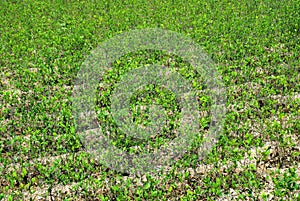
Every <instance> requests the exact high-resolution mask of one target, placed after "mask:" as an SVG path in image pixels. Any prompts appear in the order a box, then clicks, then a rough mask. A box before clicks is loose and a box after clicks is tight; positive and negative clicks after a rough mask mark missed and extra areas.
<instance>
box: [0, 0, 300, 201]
mask: <svg viewBox="0 0 300 201" xmlns="http://www.w3.org/2000/svg"><path fill="white" fill-rule="evenodd" d="M299 10H300V3H299V1H298V0H292V1H287V0H284V1H271V0H266V1H247V0H242V1H238V2H231V1H226V0H218V1H208V0H207V1H196V0H188V1H166V0H164V1H155V2H154V1H147V2H142V1H114V2H112V1H72V2H62V1H55V2H46V1H32V0H25V1H19V0H15V1H1V2H0V20H1V24H0V36H1V37H0V153H1V154H0V200H2V199H5V200H29V198H28V197H26V192H27V193H28V192H29V193H28V194H33V193H34V191H35V190H37V189H39V188H45V186H47V189H48V190H46V191H47V193H48V194H53V195H55V192H53V191H55V189H56V188H55V187H57V186H59V185H61V186H65V185H66V186H67V185H71V184H74V183H76V186H75V187H73V188H72V189H71V190H70V192H68V193H63V192H59V193H57V194H56V196H57V197H56V198H57V199H59V198H60V199H62V200H76V199H79V200H80V199H81V200H82V199H83V200H169V199H180V200H205V199H206V200H216V199H217V198H220V197H221V198H222V196H225V195H227V194H230V192H232V191H235V192H236V194H237V195H236V198H237V199H241V200H245V199H248V198H249V199H250V200H258V199H259V196H261V197H262V198H263V199H267V198H269V197H271V196H275V197H273V199H275V198H276V199H279V200H280V199H281V200H286V199H292V200H293V199H294V200H296V199H297V198H296V197H295V196H296V195H295V192H297V191H299V161H300V159H299V157H300V156H299V150H297V149H298V148H299V144H300V142H299V136H298V133H299V130H300V124H299V113H300V110H299V108H300V107H299V104H300V102H299V98H295V97H296V95H298V97H299V91H300V85H299V83H300V82H299V73H300V69H299V66H300V62H299V61H300V59H299V52H300V46H299V44H300V41H299V39H300V37H299V34H300V27H299V24H300V13H299ZM148 27H152V28H154V27H160V28H164V29H167V30H173V31H177V32H179V33H182V34H185V35H187V36H189V37H191V38H192V39H193V40H194V41H196V42H197V43H198V44H199V45H201V46H202V47H203V48H204V50H205V51H206V52H207V53H208V54H209V56H210V57H211V58H212V59H213V60H214V61H215V62H216V63H217V66H218V71H219V73H220V74H221V76H222V80H223V82H224V84H225V85H226V92H227V102H226V107H227V113H226V117H225V119H224V131H223V132H222V133H221V136H220V138H219V141H218V143H217V144H216V145H215V146H214V147H213V150H212V152H210V153H208V154H207V157H205V158H204V159H202V160H199V158H198V152H199V148H198V147H199V146H201V144H202V143H203V136H204V135H205V134H207V132H208V130H209V128H210V124H211V122H212V120H211V117H210V106H211V101H212V100H210V97H209V94H208V93H207V92H206V91H205V90H206V89H207V86H206V85H205V83H204V78H203V75H199V74H198V73H197V72H196V71H195V70H194V69H193V67H192V66H191V64H188V63H186V62H185V61H183V60H182V58H179V57H178V56H176V55H172V54H168V53H166V52H161V51H156V50H145V51H140V52H133V53H130V54H126V55H123V56H122V57H121V58H119V59H118V60H116V61H115V62H114V63H112V66H113V67H114V68H112V69H111V70H108V71H107V72H106V73H105V75H104V76H103V77H102V79H101V80H100V82H99V88H98V89H99V90H98V92H99V93H98V94H97V108H96V110H97V112H98V123H99V124H100V125H101V127H102V129H103V130H105V131H106V133H110V136H111V139H112V143H113V144H114V145H115V146H117V147H118V148H121V149H123V150H124V151H128V152H131V153H136V152H143V151H145V152H148V151H149V149H150V150H155V149H158V148H159V147H160V146H161V145H163V144H165V143H168V142H170V140H172V139H174V138H175V137H176V132H175V130H176V128H178V127H179V126H180V121H179V120H180V112H181V107H180V105H179V103H178V100H177V97H176V96H175V95H174V93H172V92H171V91H168V90H167V89H164V88H162V87H160V86H154V85H148V86H145V87H144V88H143V89H141V90H138V91H136V92H135V94H134V96H132V97H131V101H130V107H131V111H132V118H134V119H135V122H136V123H137V124H144V125H149V123H151V122H150V121H149V118H150V117H149V115H148V113H147V111H148V110H149V106H150V105H151V104H154V103H155V104H158V105H161V106H163V108H164V109H165V110H166V113H167V115H166V117H167V118H166V119H167V124H166V126H165V127H164V128H163V130H162V132H161V133H156V134H155V136H153V137H151V138H150V139H149V140H136V139H134V138H132V137H130V136H126V133H124V132H122V130H120V129H119V128H118V127H117V125H116V123H115V122H114V119H113V118H112V116H111V113H110V110H111V108H110V104H111V102H110V96H111V94H112V93H113V91H114V89H115V88H114V87H115V84H116V83H118V81H120V79H121V78H122V75H125V74H126V73H127V72H129V71H130V70H133V69H137V68H139V67H141V66H143V65H149V64H154V63H155V64H160V65H162V66H164V67H168V68H170V69H172V70H174V71H176V72H178V73H180V75H182V76H183V77H184V78H185V79H187V80H188V81H189V83H190V84H191V86H193V88H194V89H195V90H198V91H199V92H197V98H198V101H199V111H200V113H201V115H202V116H201V119H200V122H199V126H200V128H201V129H200V135H199V137H197V139H196V140H195V142H194V146H193V147H192V148H191V150H188V151H187V153H186V154H185V155H184V156H183V157H182V158H181V159H179V160H178V161H177V162H176V163H175V164H174V165H173V166H172V167H170V170H169V171H168V172H166V173H160V174H159V175H158V176H157V177H154V176H153V177H152V176H149V175H146V176H141V177H138V176H132V175H125V174H122V173H119V172H115V171H112V170H110V169H109V168H107V167H106V166H104V165H101V164H100V163H99V162H97V161H95V160H94V159H93V157H91V156H90V155H89V154H87V153H85V150H84V147H83V145H82V143H81V141H80V138H79V136H78V135H77V134H76V132H75V125H74V119H73V117H72V104H71V94H72V89H73V84H74V78H75V77H76V74H77V72H78V70H79V68H80V65H81V64H82V62H83V61H84V59H85V58H86V57H87V56H88V55H89V54H90V51H91V50H92V49H94V48H96V47H97V45H99V44H100V43H101V42H103V41H105V40H107V39H109V38H111V37H113V36H115V35H117V34H119V33H122V32H124V31H129V30H132V29H138V28H148ZM139 106H146V109H145V111H144V110H141V109H139V108H141V107H139ZM147 115H148V116H147ZM266 144H271V145H270V146H269V147H267V148H264V146H265V145H266ZM136 147H138V148H136ZM149 147H150V148H149ZM261 149H262V151H257V155H255V156H253V153H252V150H261ZM251 154H252V155H251ZM50 158H51V161H49V160H48V159H50ZM243 160H244V161H247V160H254V162H253V161H251V162H250V163H247V162H245V163H242V162H241V161H243ZM252 162H253V163H252ZM202 166H204V167H205V170H203V171H202V170H201V167H202ZM263 167H265V168H266V169H267V170H266V171H265V172H261V169H263ZM199 168H200V170H199ZM297 168H298V169H297ZM274 169H275V170H274ZM273 170H274V171H273ZM280 170H281V171H280ZM282 170H284V171H282ZM270 171H271V173H269V172H270ZM272 171H273V172H272ZM264 174H269V176H270V177H272V178H271V179H268V176H266V177H265V176H263V175H264ZM270 180H271V181H270ZM270 182H272V184H273V186H274V190H272V192H271V193H265V192H264V190H265V189H266V188H268V185H269V183H270ZM62 189H63V188H62ZM62 189H61V190H62ZM40 196H42V197H46V195H44V194H43V195H40ZM289 196H290V197H289ZM292 196H294V197H292ZM298 198H299V196H298Z"/></svg>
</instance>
